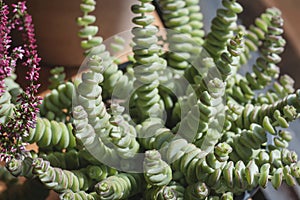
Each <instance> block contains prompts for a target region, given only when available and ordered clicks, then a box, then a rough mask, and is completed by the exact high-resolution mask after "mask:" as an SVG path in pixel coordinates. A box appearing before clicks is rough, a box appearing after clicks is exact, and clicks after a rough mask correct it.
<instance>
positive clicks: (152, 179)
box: [144, 150, 172, 186]
mask: <svg viewBox="0 0 300 200" xmlns="http://www.w3.org/2000/svg"><path fill="white" fill-rule="evenodd" d="M144 170H145V172H144V176H145V179H146V181H147V183H148V184H150V185H152V186H164V185H167V184H169V182H170V181H171V179H172V169H171V167H170V166H169V165H168V164H167V163H166V162H164V161H163V160H162V159H161V156H160V153H159V152H158V151H156V150H148V151H146V153H145V160H144Z"/></svg>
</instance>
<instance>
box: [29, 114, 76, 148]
mask: <svg viewBox="0 0 300 200" xmlns="http://www.w3.org/2000/svg"><path fill="white" fill-rule="evenodd" d="M24 141H26V142H29V143H34V142H36V143H37V144H38V145H39V147H40V148H46V149H49V148H56V149H58V150H62V149H66V148H68V149H72V148H74V147H75V146H76V140H75V137H74V135H73V126H72V124H70V123H68V124H64V123H62V122H56V121H54V120H52V121H49V120H48V119H46V118H37V123H36V127H35V128H34V129H31V131H30V132H29V134H28V136H27V137H25V138H24Z"/></svg>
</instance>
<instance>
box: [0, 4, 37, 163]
mask: <svg viewBox="0 0 300 200" xmlns="http://www.w3.org/2000/svg"><path fill="white" fill-rule="evenodd" d="M14 29H16V30H17V31H20V32H21V33H22V39H23V40H22V41H23V43H22V45H20V46H16V47H12V40H13V38H12V36H11V33H12V31H13V30H14ZM40 60H41V59H40V58H39V56H38V53H37V45H36V39H35V33H34V26H33V23H32V17H31V15H29V14H28V12H27V8H26V2H25V1H22V2H21V1H20V2H18V3H17V4H12V5H11V7H9V6H8V5H7V4H5V3H4V2H3V1H2V0H1V1H0V96H1V95H4V93H5V92H7V91H6V90H7V87H8V85H6V84H5V79H7V78H9V77H11V76H12V73H13V72H14V71H15V68H16V66H17V65H21V66H22V67H27V68H28V70H27V74H26V79H27V80H28V82H29V85H28V86H27V87H26V88H25V89H24V91H22V92H21V93H20V94H18V96H17V99H16V104H15V105H12V108H11V114H10V115H9V117H8V118H9V119H7V120H6V121H5V123H3V121H2V122H1V124H0V159H1V160H4V161H8V160H10V159H11V157H12V156H14V155H17V154H18V153H21V152H22V151H23V150H24V149H25V147H24V141H22V137H25V136H26V135H28V132H29V130H30V128H34V127H35V123H36V116H37V113H38V112H39V109H38V105H39V104H40V101H41V97H39V96H37V92H38V91H37V90H38V88H39V84H37V80H38V78H39V70H40V68H39V62H40ZM1 109H2V110H3V108H0V110H1Z"/></svg>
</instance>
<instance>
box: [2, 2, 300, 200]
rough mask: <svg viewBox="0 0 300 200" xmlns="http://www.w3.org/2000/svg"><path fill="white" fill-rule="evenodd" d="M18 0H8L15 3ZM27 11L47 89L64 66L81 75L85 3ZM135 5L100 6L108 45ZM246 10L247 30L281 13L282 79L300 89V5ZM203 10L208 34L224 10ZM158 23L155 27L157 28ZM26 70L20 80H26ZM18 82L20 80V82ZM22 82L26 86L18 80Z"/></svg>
mask: <svg viewBox="0 0 300 200" xmlns="http://www.w3.org/2000/svg"><path fill="white" fill-rule="evenodd" d="M13 1H14V0H7V2H9V3H11V2H13ZM27 2H28V9H29V12H30V14H31V15H32V16H33V22H34V24H35V29H36V37H37V43H38V50H39V54H40V56H41V57H42V70H41V73H42V74H41V79H40V80H41V82H42V83H43V85H44V86H43V87H42V88H41V91H43V90H45V89H46V84H47V81H48V78H49V71H50V69H51V68H52V67H54V66H65V67H66V72H67V76H68V77H71V76H73V75H75V74H76V73H77V70H78V67H79V66H80V65H81V63H82V61H83V59H84V57H83V56H82V53H83V51H82V50H81V48H80V39H79V38H78V37H77V31H78V30H79V28H78V27H77V25H76V22H75V19H76V17H78V16H81V12H80V10H79V4H80V2H81V0H28V1H27ZM135 2H136V0H98V1H97V9H96V12H95V15H96V16H97V25H99V27H100V30H99V33H100V35H101V36H102V37H103V38H104V39H107V38H109V37H111V36H113V35H114V34H117V33H120V32H123V31H127V30H130V28H131V27H132V26H133V24H132V23H131V18H132V16H133V14H132V13H131V11H130V6H131V5H132V4H133V3H135ZM239 2H240V3H241V4H242V5H243V6H244V12H243V13H242V14H241V15H240V18H241V22H242V23H243V24H245V25H246V26H248V25H249V24H251V23H253V22H254V19H255V18H256V17H257V16H259V15H260V13H262V12H263V11H264V10H265V9H266V8H267V7H274V6H275V7H277V8H279V9H280V10H281V11H282V15H283V18H284V21H285V24H284V30H285V33H284V37H285V39H286V40H287V46H286V50H285V52H284V53H283V55H282V62H281V63H280V67H281V73H282V74H288V75H290V76H291V77H293V78H294V80H295V81H296V85H295V87H296V88H300V78H298V77H300V26H299V25H298V23H299V19H300V1H299V0H285V1H280V0H256V1H245V0H244V1H243V0H240V1H239ZM200 6H201V9H202V12H203V13H204V16H205V19H204V20H205V21H204V22H205V29H206V30H209V27H210V20H211V19H212V18H213V17H214V16H215V10H216V9H217V8H218V7H221V1H220V0H201V2H200ZM159 21H160V20H159V18H157V23H158V24H159V23H160V22H159ZM22 73H23V71H22V68H21V69H18V74H20V75H21V74H22ZM19 77H22V75H21V76H19ZM19 82H21V83H22V82H23V81H22V79H19ZM299 125H300V122H299V121H296V122H295V123H293V124H292V126H291V131H292V132H293V133H294V138H295V139H294V140H293V143H292V144H291V146H290V148H291V149H293V150H296V151H297V153H298V154H299V155H300V148H299V144H300V136H299V134H298V136H297V134H296V133H297V130H299V128H300V126H299ZM253 199H273V200H282V199H289V200H293V199H295V200H296V199H300V190H299V187H294V188H289V187H287V186H285V185H283V186H282V187H281V188H280V189H279V190H278V191H275V190H274V189H273V188H272V187H268V189H266V190H263V189H261V190H259V192H257V193H256V195H255V196H254V197H253Z"/></svg>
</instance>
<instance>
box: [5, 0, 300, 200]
mask: <svg viewBox="0 0 300 200" xmlns="http://www.w3.org/2000/svg"><path fill="white" fill-rule="evenodd" d="M152 3H153V2H152V1H151V0H139V1H138V2H137V4H135V5H133V6H132V12H133V13H134V14H136V17H134V18H133V20H132V21H133V23H134V24H135V27H134V28H133V29H132V30H131V34H132V40H131V42H130V44H131V49H132V54H131V55H129V56H128V57H129V59H128V61H127V62H126V63H125V65H122V66H123V67H120V66H118V64H119V61H118V59H116V57H115V56H114V55H112V54H111V53H109V51H108V50H107V48H108V47H107V46H106V45H105V44H104V42H103V39H102V38H101V37H98V36H96V35H97V33H98V27H96V26H93V25H92V24H93V23H94V22H95V20H96V19H95V17H94V16H93V15H92V14H91V12H92V11H94V10H95V4H96V2H95V1H94V0H82V3H81V4H80V9H81V10H82V12H83V16H81V17H79V18H78V19H77V23H78V25H79V26H81V27H82V28H81V30H80V31H79V33H78V35H79V37H80V38H82V42H81V46H82V48H83V49H84V50H85V54H86V56H87V58H86V60H85V62H84V63H83V70H82V72H81V73H80V78H78V79H76V80H75V81H64V80H63V79H64V75H63V72H62V69H61V68H58V69H55V70H54V71H53V73H54V76H53V78H52V79H51V80H52V84H51V91H50V92H49V93H48V94H47V95H46V96H45V97H44V98H43V100H42V101H41V104H40V105H38V104H39V100H40V98H39V97H37V96H36V89H37V87H38V86H37V85H36V83H35V82H36V80H37V78H38V69H39V68H38V62H39V58H38V56H37V52H36V45H35V39H34V32H33V26H32V24H31V18H30V16H29V15H28V13H27V12H26V6H25V4H24V3H19V4H17V5H13V6H12V8H13V11H12V15H8V10H9V9H8V6H7V5H5V4H4V3H3V1H1V0H0V5H1V10H0V16H1V19H0V21H1V24H0V26H1V27H0V31H1V32H0V34H1V40H0V42H1V43H0V45H1V46H0V51H1V55H0V56H1V63H0V64H1V65H0V78H1V85H0V89H1V96H0V120H1V126H0V127H1V129H0V131H1V135H0V138H1V145H0V147H1V158H2V160H4V161H6V168H4V167H3V168H1V171H0V175H1V178H2V179H3V180H5V181H6V182H7V185H8V186H12V185H15V184H19V190H18V191H15V193H16V194H17V193H18V192H19V191H20V196H15V198H16V199H22V198H23V199H40V198H43V197H45V196H47V194H48V192H49V190H54V191H55V192H57V193H59V194H60V198H61V199H146V200H148V199H149V200H150V199H158V200H162V199H165V200H167V199H187V200H193V199H207V200H209V199H234V198H235V197H236V196H239V195H241V194H243V193H244V192H245V191H251V190H253V189H255V188H257V187H259V186H260V187H266V185H267V182H268V181H270V182H271V183H272V185H273V187H274V188H276V189H277V188H278V187H280V185H281V184H282V182H286V183H287V184H288V185H291V186H292V185H295V184H296V183H297V182H299V181H300V163H299V162H298V158H297V154H296V153H295V152H293V151H291V150H289V149H288V144H289V141H290V140H291V139H292V138H291V134H290V133H289V132H288V131H287V130H286V128H288V126H289V123H290V122H291V121H293V120H295V119H296V118H297V117H298V116H299V112H300V91H299V90H298V91H295V90H294V88H293V83H294V81H293V80H292V79H291V78H290V77H289V76H287V75H283V76H280V75H279V68H278V66H277V64H278V63H279V62H280V61H281V58H280V54H281V53H282V52H283V51H284V45H285V40H284V39H283V38H282V36H281V35H282V33H283V29H282V26H283V20H282V18H281V13H280V11H279V10H277V9H276V8H271V9H267V10H266V11H265V12H264V13H262V14H261V15H260V16H259V17H258V18H257V19H256V20H255V22H254V24H253V25H252V26H250V27H249V28H246V27H244V26H242V25H238V24H237V19H238V17H237V15H238V14H239V13H241V12H242V11H243V8H242V7H241V5H240V4H238V3H237V2H236V1H235V0H222V5H223V7H222V8H220V9H218V10H217V15H216V17H215V18H214V19H213V20H212V25H211V31H210V32H209V33H205V32H204V31H203V29H202V27H203V23H202V19H203V16H202V14H201V11H200V7H199V2H198V0H159V1H156V2H154V3H155V5H156V6H158V7H159V8H160V11H161V17H162V21H163V23H164V25H165V27H166V29H165V30H164V31H161V32H160V31H159V29H158V28H157V27H156V26H154V25H152V23H153V22H154V17H153V16H152V15H151V12H153V11H154V10H155V6H154V5H153V4H152ZM202 9H205V8H202ZM13 28H18V29H19V30H22V31H24V33H25V34H24V36H25V40H24V45H23V46H21V47H16V48H13V49H12V47H11V46H10V43H11V37H10V31H11V29H13ZM117 40H118V41H119V43H117V44H113V45H112V46H113V47H114V48H115V49H119V47H120V43H122V42H124V41H122V39H120V38H119V37H118V38H117ZM252 52H256V53H258V56H257V58H256V60H255V63H254V64H253V65H252V71H250V72H247V73H245V74H241V73H240V68H241V67H242V66H243V65H245V64H249V60H250V57H251V56H252ZM23 55H24V57H26V58H23ZM66 56H72V55H66ZM24 60H25V62H24V65H26V66H29V69H30V70H29V73H28V80H29V81H30V83H31V87H28V88H26V89H25V90H24V91H23V90H22V89H20V88H18V85H17V84H16V83H15V82H14V78H13V70H14V68H15V66H16V64H17V62H23V61H24ZM124 66H125V67H124ZM12 85H13V86H14V87H13V88H12V87H11V86H12ZM262 91H264V92H262ZM37 106H39V107H38V108H39V109H38V108H37ZM36 115H37V116H36ZM28 143H30V144H31V143H36V144H37V146H38V152H35V151H28V150H26V148H24V146H26V144H28ZM7 171H9V172H10V173H11V174H12V175H14V176H25V177H26V178H27V181H26V182H25V183H24V184H21V185H20V183H18V182H17V181H16V179H15V178H14V177H12V176H9V174H8V172H7ZM16 194H15V195H16ZM2 195H3V198H8V196H5V195H9V193H3V194H2Z"/></svg>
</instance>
